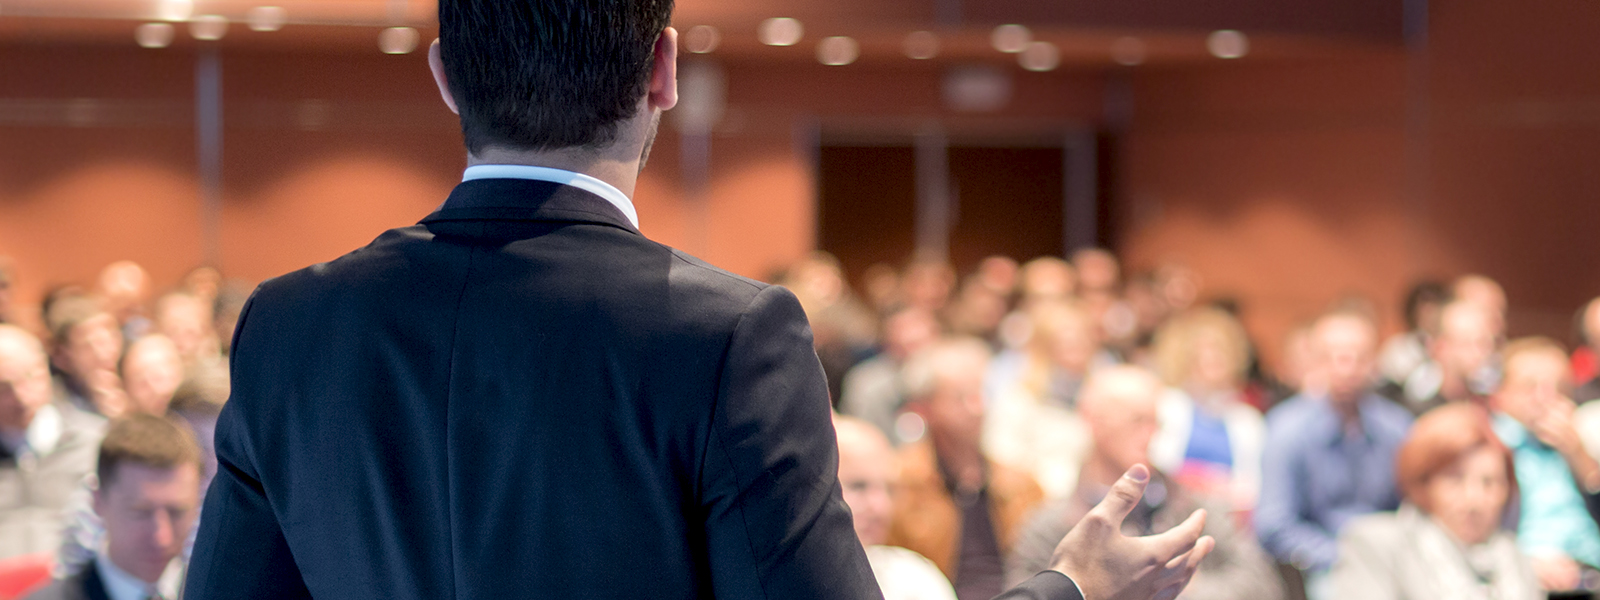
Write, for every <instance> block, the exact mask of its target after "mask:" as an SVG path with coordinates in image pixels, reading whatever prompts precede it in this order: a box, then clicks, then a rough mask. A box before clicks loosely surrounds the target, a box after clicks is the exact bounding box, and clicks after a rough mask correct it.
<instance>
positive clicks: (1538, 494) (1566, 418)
mask: <svg viewBox="0 0 1600 600" xmlns="http://www.w3.org/2000/svg"><path fill="white" fill-rule="evenodd" d="M1502 370H1503V372H1504V374H1505V375H1504V378H1503V381H1502V382H1501V384H1500V387H1499V389H1498V390H1496V391H1495V393H1494V397H1493V398H1492V399H1491V401H1490V405H1491V406H1492V407H1493V408H1494V411H1495V413H1494V430H1495V433H1496V434H1497V435H1498V436H1499V437H1500V440H1501V441H1502V442H1504V443H1505V445H1506V446H1507V447H1509V448H1511V453H1512V456H1513V457H1515V459H1516V475H1517V486H1518V488H1520V489H1521V491H1522V496H1521V504H1522V507H1521V513H1520V516H1519V522H1518V526H1517V538H1518V543H1519V545H1520V546H1521V547H1522V550H1523V552H1525V553H1527V554H1528V555H1529V556H1530V557H1532V559H1533V566H1534V571H1535V572H1536V573H1537V574H1538V577H1539V581H1540V582H1541V583H1542V584H1543V585H1544V587H1545V589H1548V590H1571V589H1575V588H1578V587H1579V586H1582V585H1584V584H1585V581H1584V580H1585V579H1586V577H1585V573H1586V572H1591V573H1592V572H1593V570H1594V567H1595V566H1596V565H1597V564H1600V527H1597V526H1596V524H1595V521H1594V519H1593V518H1592V517H1591V516H1590V514H1589V511H1588V505H1587V504H1586V503H1585V500H1584V497H1585V495H1592V494H1594V493H1595V492H1597V491H1600V463H1597V462H1596V461H1595V459H1594V458H1593V457H1591V456H1590V455H1589V453H1588V451H1587V450H1586V449H1585V447H1584V445H1583V441H1582V438H1580V437H1579V435H1578V430H1577V427H1576V425H1575V423H1574V419H1573V413H1574V410H1575V407H1574V406H1573V404H1572V400H1571V399H1570V398H1568V397H1567V396H1566V395H1565V393H1564V390H1565V389H1567V388H1568V386H1569V385H1570V383H1571V381H1570V374H1569V372H1568V363H1567V353H1566V352H1565V351H1564V350H1563V349H1562V348H1561V346H1560V345H1558V344H1557V343H1556V342H1554V341H1552V340H1549V339H1545V338H1526V339H1521V340H1517V341H1516V342H1513V343H1511V344H1509V345H1507V346H1506V349H1505V351H1504V358H1503V359H1502ZM1588 579H1593V577H1588ZM1590 583H1591V584H1592V583H1593V582H1592V581H1591V582H1590ZM1586 587H1590V586H1586Z"/></svg>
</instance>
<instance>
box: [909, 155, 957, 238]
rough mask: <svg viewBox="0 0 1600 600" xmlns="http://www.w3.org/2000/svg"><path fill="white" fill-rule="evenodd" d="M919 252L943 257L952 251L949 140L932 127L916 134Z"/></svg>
mask: <svg viewBox="0 0 1600 600" xmlns="http://www.w3.org/2000/svg"><path fill="white" fill-rule="evenodd" d="M915 152H916V165H917V221H916V228H917V254H918V255H919V256H926V257H929V258H936V259H944V258H947V257H948V256H949V255H950V227H951V224H952V223H951V221H952V218H951V217H952V214H951V213H952V212H953V211H952V210H951V198H950V140H949V138H947V137H946V136H945V134H944V131H942V130H940V129H938V128H937V127H929V128H927V129H925V130H923V131H922V132H921V133H918V134H917V139H916V149H915Z"/></svg>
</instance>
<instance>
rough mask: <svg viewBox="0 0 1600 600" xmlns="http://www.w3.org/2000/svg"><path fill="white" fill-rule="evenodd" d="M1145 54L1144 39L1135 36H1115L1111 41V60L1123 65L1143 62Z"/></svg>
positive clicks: (1135, 64) (1129, 65)
mask: <svg viewBox="0 0 1600 600" xmlns="http://www.w3.org/2000/svg"><path fill="white" fill-rule="evenodd" d="M1145 54H1146V49H1145V45H1144V40H1141V39H1139V38H1136V37H1123V38H1117V41H1115V42H1112V43H1111V60H1112V61H1115V62H1116V63H1117V64H1119V65H1122V66H1124V67H1133V66H1138V65H1142V64H1144V59H1145Z"/></svg>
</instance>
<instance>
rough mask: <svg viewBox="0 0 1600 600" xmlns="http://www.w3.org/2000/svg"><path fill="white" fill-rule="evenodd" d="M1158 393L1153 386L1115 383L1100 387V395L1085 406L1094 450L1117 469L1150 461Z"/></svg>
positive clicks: (1158, 390)
mask: <svg viewBox="0 0 1600 600" xmlns="http://www.w3.org/2000/svg"><path fill="white" fill-rule="evenodd" d="M1159 393H1160V389H1159V388H1157V387H1155V386H1147V385H1142V384H1141V385H1132V384H1130V385H1117V386H1113V387H1111V388H1110V389H1105V390H1103V391H1100V392H1099V394H1098V396H1099V397H1097V398H1095V399H1094V400H1092V401H1091V405H1090V406H1085V407H1084V408H1085V411H1084V419H1085V420H1087V421H1088V423H1089V428H1090V431H1091V435H1092V436H1093V437H1094V447H1095V452H1096V453H1098V454H1099V455H1100V456H1101V457H1103V458H1105V459H1106V460H1108V461H1110V462H1111V463H1112V466H1114V467H1116V470H1118V471H1126V470H1128V469H1129V468H1131V467H1133V465H1135V464H1149V463H1150V439H1151V438H1153V437H1155V435H1156V430H1157V429H1159V428H1160V423H1159V422H1158V421H1157V419H1156V398H1157V395H1159Z"/></svg>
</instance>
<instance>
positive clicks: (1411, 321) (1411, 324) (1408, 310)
mask: <svg viewBox="0 0 1600 600" xmlns="http://www.w3.org/2000/svg"><path fill="white" fill-rule="evenodd" d="M1450 296H1451V294H1450V287H1449V286H1447V285H1445V284H1444V282H1441V281H1438V280H1433V279H1425V280H1422V281H1418V282H1416V283H1414V284H1412V285H1411V289H1409V290H1406V297H1405V313H1404V316H1405V319H1406V329H1407V330H1410V331H1415V330H1416V329H1417V328H1418V327H1421V326H1422V323H1421V322H1420V320H1421V317H1422V315H1421V311H1422V306H1423V305H1424V304H1437V305H1439V306H1444V305H1446V304H1449V303H1450Z"/></svg>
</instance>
